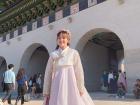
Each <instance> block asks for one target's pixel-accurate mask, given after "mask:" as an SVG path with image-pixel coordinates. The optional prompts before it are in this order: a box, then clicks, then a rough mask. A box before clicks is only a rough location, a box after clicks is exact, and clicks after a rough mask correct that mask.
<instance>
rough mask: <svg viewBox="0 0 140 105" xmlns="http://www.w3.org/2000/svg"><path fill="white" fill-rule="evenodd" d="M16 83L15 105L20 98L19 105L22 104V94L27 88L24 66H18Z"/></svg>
mask: <svg viewBox="0 0 140 105" xmlns="http://www.w3.org/2000/svg"><path fill="white" fill-rule="evenodd" d="M16 80H17V84H18V96H17V99H16V103H15V105H17V103H18V101H19V99H21V105H23V104H24V95H25V93H26V92H27V90H28V83H27V76H26V74H25V70H24V68H20V69H19V71H18V74H17V76H16Z"/></svg>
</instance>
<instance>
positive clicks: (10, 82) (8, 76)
mask: <svg viewBox="0 0 140 105" xmlns="http://www.w3.org/2000/svg"><path fill="white" fill-rule="evenodd" d="M13 70H14V65H13V64H9V65H8V70H6V71H5V72H4V73H3V78H2V88H3V92H6V94H5V96H4V97H3V99H2V102H3V103H5V102H6V101H7V102H8V104H9V105H12V104H11V96H12V93H13V91H14V90H17V93H18V95H17V98H16V102H15V105H17V104H18V102H19V100H21V105H23V104H24V102H25V101H26V100H25V94H26V93H27V94H29V95H30V96H29V97H31V98H39V97H41V96H42V85H43V84H42V75H41V73H38V74H35V75H34V76H33V77H30V79H28V76H27V74H26V72H25V69H24V68H20V69H19V70H18V73H17V75H15V72H14V71H13ZM16 83H17V89H16Z"/></svg>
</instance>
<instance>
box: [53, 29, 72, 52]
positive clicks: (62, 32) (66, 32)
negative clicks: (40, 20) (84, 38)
mask: <svg viewBox="0 0 140 105" xmlns="http://www.w3.org/2000/svg"><path fill="white" fill-rule="evenodd" d="M61 34H66V35H67V36H66V37H67V39H68V43H67V45H68V46H69V45H70V42H69V41H70V36H71V33H70V31H69V30H65V29H63V30H60V31H59V32H58V33H57V39H58V38H59V36H60V35H61ZM58 48H59V45H57V46H56V49H58Z"/></svg>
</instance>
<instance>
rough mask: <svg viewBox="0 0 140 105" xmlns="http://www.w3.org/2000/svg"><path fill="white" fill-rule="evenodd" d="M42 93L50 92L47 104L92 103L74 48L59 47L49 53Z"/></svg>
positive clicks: (92, 104) (87, 104)
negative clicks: (81, 93)
mask: <svg viewBox="0 0 140 105" xmlns="http://www.w3.org/2000/svg"><path fill="white" fill-rule="evenodd" d="M79 92H83V95H82V96H80V93H79ZM43 94H50V99H49V105H94V103H93V100H92V99H91V97H90V96H89V94H88V92H87V90H86V88H85V86H84V74H83V67H82V64H81V60H80V56H79V53H78V52H77V51H76V50H74V49H71V48H69V47H67V48H65V49H64V50H62V49H60V48H59V49H58V50H55V51H54V52H52V53H51V54H50V58H49V60H48V64H47V67H46V72H45V78H44V88H43Z"/></svg>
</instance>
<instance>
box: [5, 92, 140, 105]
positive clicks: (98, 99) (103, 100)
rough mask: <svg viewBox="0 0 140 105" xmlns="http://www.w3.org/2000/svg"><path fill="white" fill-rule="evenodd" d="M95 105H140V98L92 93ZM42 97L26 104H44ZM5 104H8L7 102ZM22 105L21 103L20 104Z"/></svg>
mask: <svg viewBox="0 0 140 105" xmlns="http://www.w3.org/2000/svg"><path fill="white" fill-rule="evenodd" d="M90 95H91V96H92V98H93V101H94V103H95V105H140V99H134V97H133V95H132V94H127V95H126V98H125V99H116V97H115V96H116V95H115V94H107V93H101V92H96V93H91V94H90ZM12 103H13V104H14V103H15V100H14V99H13V100H12ZM42 103H43V100H42V99H34V100H31V101H29V102H26V103H25V105H42ZM4 105H8V104H7V103H5V104H4ZM18 105H20V103H19V104H18Z"/></svg>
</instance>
